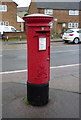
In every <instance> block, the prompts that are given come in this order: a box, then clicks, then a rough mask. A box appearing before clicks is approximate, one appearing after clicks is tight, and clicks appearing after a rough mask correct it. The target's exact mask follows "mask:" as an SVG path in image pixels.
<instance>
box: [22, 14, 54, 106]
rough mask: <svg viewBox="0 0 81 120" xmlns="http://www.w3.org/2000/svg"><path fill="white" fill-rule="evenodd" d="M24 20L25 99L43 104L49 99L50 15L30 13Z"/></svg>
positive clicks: (35, 103) (36, 103)
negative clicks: (26, 61)
mask: <svg viewBox="0 0 81 120" xmlns="http://www.w3.org/2000/svg"><path fill="white" fill-rule="evenodd" d="M23 19H24V20H25V22H26V34H27V46H28V50H27V53H28V80H27V99H28V101H29V103H30V104H32V105H39V106H41V105H45V104H46V103H48V100H49V80H50V26H49V22H51V20H52V16H48V15H44V14H31V15H28V16H26V17H24V18H23Z"/></svg>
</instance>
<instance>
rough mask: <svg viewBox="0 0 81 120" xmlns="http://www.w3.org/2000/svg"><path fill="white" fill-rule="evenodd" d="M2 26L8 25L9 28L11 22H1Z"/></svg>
mask: <svg viewBox="0 0 81 120" xmlns="http://www.w3.org/2000/svg"><path fill="white" fill-rule="evenodd" d="M0 25H6V26H8V25H9V22H8V21H5V22H3V21H2V22H1V21H0Z"/></svg>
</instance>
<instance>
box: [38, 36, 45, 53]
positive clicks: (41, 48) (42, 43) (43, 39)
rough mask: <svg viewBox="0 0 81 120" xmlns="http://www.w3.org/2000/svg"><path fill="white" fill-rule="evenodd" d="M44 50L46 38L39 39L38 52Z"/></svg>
mask: <svg viewBox="0 0 81 120" xmlns="http://www.w3.org/2000/svg"><path fill="white" fill-rule="evenodd" d="M41 50H46V37H39V51H41Z"/></svg>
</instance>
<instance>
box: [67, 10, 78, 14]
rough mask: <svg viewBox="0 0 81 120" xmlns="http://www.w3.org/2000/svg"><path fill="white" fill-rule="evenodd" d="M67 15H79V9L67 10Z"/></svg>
mask: <svg viewBox="0 0 81 120" xmlns="http://www.w3.org/2000/svg"><path fill="white" fill-rule="evenodd" d="M69 15H79V10H69Z"/></svg>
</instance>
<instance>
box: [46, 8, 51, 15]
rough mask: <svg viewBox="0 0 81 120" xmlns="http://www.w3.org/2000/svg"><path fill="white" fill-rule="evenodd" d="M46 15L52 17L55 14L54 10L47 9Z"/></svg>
mask: <svg viewBox="0 0 81 120" xmlns="http://www.w3.org/2000/svg"><path fill="white" fill-rule="evenodd" d="M44 14H48V15H52V14H53V10H52V9H45V10H44Z"/></svg>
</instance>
